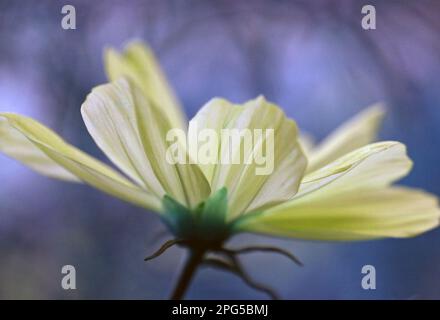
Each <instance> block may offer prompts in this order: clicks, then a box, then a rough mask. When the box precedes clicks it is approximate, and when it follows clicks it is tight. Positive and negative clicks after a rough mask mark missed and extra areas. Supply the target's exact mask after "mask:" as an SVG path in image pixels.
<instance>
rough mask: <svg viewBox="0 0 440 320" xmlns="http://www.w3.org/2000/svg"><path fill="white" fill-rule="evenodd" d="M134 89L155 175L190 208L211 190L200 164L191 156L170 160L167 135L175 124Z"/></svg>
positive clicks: (205, 197)
mask: <svg viewBox="0 0 440 320" xmlns="http://www.w3.org/2000/svg"><path fill="white" fill-rule="evenodd" d="M131 92H132V94H133V97H134V105H135V109H136V116H137V120H138V121H137V126H138V129H139V133H140V137H141V141H142V144H143V147H144V150H145V154H146V155H147V156H148V159H149V161H150V163H151V166H152V168H153V170H154V173H155V175H156V177H157V178H158V180H159V181H160V182H161V184H162V186H163V187H164V189H165V190H166V191H167V193H168V194H169V195H171V196H172V197H173V198H174V199H176V200H178V201H182V203H186V205H187V206H188V207H189V208H194V207H196V206H197V205H198V204H200V202H202V201H204V200H206V199H207V198H208V197H209V194H210V193H211V188H210V185H209V182H208V180H207V179H206V178H205V176H204V174H203V172H202V170H201V169H200V168H199V166H198V165H197V164H195V163H190V161H189V158H188V160H187V161H186V162H185V163H179V162H178V161H174V160H175V159H172V160H173V161H172V163H170V162H169V160H168V159H167V154H170V153H169V152H168V150H169V148H170V144H169V143H168V142H167V141H166V137H167V134H168V133H169V132H170V130H172V129H174V128H173V127H172V126H171V123H169V121H168V119H167V118H166V117H165V114H164V113H163V112H160V109H159V108H157V107H154V106H153V105H152V104H153V102H148V101H147V100H146V99H145V97H144V96H143V95H142V93H141V92H140V91H139V90H137V88H136V87H134V86H132V87H131ZM183 133H184V132H183ZM179 142H180V141H179ZM185 157H186V154H185Z"/></svg>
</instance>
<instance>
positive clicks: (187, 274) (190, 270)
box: [171, 249, 205, 300]
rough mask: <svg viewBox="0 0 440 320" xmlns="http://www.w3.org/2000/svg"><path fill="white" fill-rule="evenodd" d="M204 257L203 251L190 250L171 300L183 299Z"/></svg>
mask: <svg viewBox="0 0 440 320" xmlns="http://www.w3.org/2000/svg"><path fill="white" fill-rule="evenodd" d="M204 255H205V250H201V249H190V251H189V257H188V260H187V261H186V264H185V267H184V268H183V271H182V273H181V275H180V277H179V281H178V282H177V285H176V287H175V288H174V291H173V294H172V296H171V299H172V300H181V299H182V298H183V296H184V295H185V292H186V290H187V289H188V286H189V284H190V283H191V280H192V278H193V276H194V274H195V272H196V270H197V268H198V266H199V265H200V263H201V262H202V260H203V256H204Z"/></svg>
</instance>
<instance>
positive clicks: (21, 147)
mask: <svg viewBox="0 0 440 320" xmlns="http://www.w3.org/2000/svg"><path fill="white" fill-rule="evenodd" d="M105 65H106V71H107V74H108V77H109V79H110V83H108V84H104V85H100V86H98V87H96V88H94V89H93V90H92V92H91V93H90V94H89V95H88V97H87V99H86V101H85V102H84V104H83V105H82V107H81V113H82V116H83V119H84V122H85V125H86V127H87V129H88V131H89V133H90V135H91V136H92V138H93V139H94V141H95V142H96V144H97V145H98V146H99V148H100V149H101V150H102V151H103V152H104V153H105V154H106V155H107V157H108V158H109V159H110V160H111V161H112V163H113V164H114V165H115V166H116V167H117V168H119V169H120V171H121V172H122V174H121V173H119V172H118V171H116V170H114V169H112V168H111V167H109V166H107V165H106V164H104V163H103V162H101V161H99V160H97V159H95V158H93V157H91V156H89V155H87V154H85V153H84V152H82V151H80V150H78V149H77V148H75V147H74V146H72V145H70V144H68V143H67V142H65V141H64V140H62V139H61V138H60V137H59V136H58V135H57V134H56V133H54V132H53V131H51V130H50V129H48V128H47V127H45V126H43V125H42V124H40V123H39V122H37V121H35V120H33V119H30V118H27V117H24V116H21V115H16V114H11V113H0V150H1V151H2V152H4V153H5V154H7V155H9V156H10V157H12V158H15V159H17V160H19V161H21V162H23V163H24V164H26V165H27V166H29V167H30V168H32V169H33V170H35V171H37V172H39V173H41V174H43V175H46V176H49V177H52V178H56V179H62V180H66V181H71V182H84V183H87V184H89V185H91V186H93V187H95V188H97V189H100V190H102V191H104V192H106V193H108V194H110V195H112V196H114V197H117V198H120V199H122V200H124V201H127V202H131V203H133V204H135V205H138V206H141V207H144V208H146V209H150V210H152V211H155V212H157V213H159V214H160V215H161V217H162V218H163V220H164V222H165V223H166V224H167V225H168V226H169V228H170V230H171V231H172V233H173V234H174V235H175V236H176V240H175V241H172V242H169V243H167V244H166V245H165V246H164V247H163V248H162V249H163V250H164V249H166V248H167V247H168V246H170V245H172V244H175V243H181V244H185V245H187V246H188V247H189V248H191V249H195V248H198V249H200V250H196V251H197V252H198V253H199V254H198V257H197V258H198V259H199V262H200V259H202V256H203V253H205V252H206V251H209V250H213V251H215V250H220V251H222V252H223V253H226V256H227V257H228V259H229V262H230V263H229V264H228V263H226V262H224V261H220V260H212V259H211V260H207V262H210V263H211V264H213V265H214V264H215V265H217V266H223V267H225V268H229V269H231V270H232V269H233V268H235V269H234V270H235V271H237V270H238V271H240V272H239V273H241V275H242V276H243V273H242V270H241V269H239V268H238V264H237V263H236V262H237V261H236V260H235V258H234V256H233V255H231V251H230V250H229V251H228V250H226V249H224V247H223V243H224V242H225V241H226V240H227V239H229V238H230V237H231V236H232V235H234V234H236V233H240V232H253V233H262V234H267V235H270V236H282V237H292V238H299V239H315V240H337V241H349V240H366V239H375V238H383V237H410V236H415V235H417V234H420V233H423V232H425V231H428V230H430V229H432V228H435V227H436V226H438V224H439V216H440V210H439V207H438V203H437V199H436V197H434V196H433V195H430V194H429V193H426V192H424V191H421V190H416V189H412V188H407V187H396V186H392V184H393V182H395V181H396V180H398V179H400V178H402V177H403V176H405V175H406V174H408V172H409V171H410V169H411V167H412V162H411V160H410V159H409V158H408V157H407V155H406V148H405V146H404V145H403V144H402V143H400V142H396V141H383V142H377V143H372V142H373V140H374V139H375V135H376V132H377V130H378V127H379V124H380V122H381V119H382V117H383V113H384V109H383V107H382V106H379V105H376V106H373V107H370V108H368V109H366V110H365V111H364V112H362V113H361V114H359V115H357V116H356V117H355V118H353V119H352V120H350V121H349V122H347V123H346V124H344V125H342V126H341V127H340V128H339V129H337V130H336V131H335V132H334V133H332V134H331V135H330V136H329V137H328V138H326V139H325V140H324V141H323V142H322V143H320V144H318V145H317V146H313V145H312V144H311V143H310V141H309V140H310V139H308V138H307V136H305V135H300V134H299V132H298V129H297V126H296V124H295V122H294V121H293V120H291V119H288V118H287V117H286V116H285V115H284V113H283V111H282V110H281V109H280V108H279V107H277V106H276V105H274V104H272V103H270V102H268V101H266V100H265V99H264V97H258V98H256V99H254V100H250V101H248V102H246V103H244V104H242V105H237V104H233V103H231V102H229V101H227V100H224V99H219V98H215V99H212V100H211V101H209V102H208V103H207V104H206V105H204V106H203V107H202V109H201V110H200V111H199V112H198V113H197V114H196V116H195V117H194V118H193V119H192V120H191V121H190V122H189V123H187V121H186V120H185V117H184V115H183V112H182V109H181V107H180V104H179V102H178V100H177V98H176V97H175V95H174V94H173V92H172V90H171V89H170V87H169V85H168V83H167V81H166V79H165V76H164V73H163V72H162V71H161V69H160V67H159V65H158V63H157V61H156V59H155V57H154V55H153V53H152V51H151V50H150V49H149V48H148V47H146V46H144V45H142V44H140V43H132V44H130V45H128V46H127V48H126V50H125V51H124V52H123V53H118V52H116V51H115V50H113V49H107V50H106V54H105ZM175 128H179V129H181V130H185V132H186V131H188V132H191V131H193V132H194V131H195V132H196V133H197V132H200V131H201V130H204V129H211V130H212V131H214V132H217V133H219V132H220V130H223V129H263V130H266V129H273V130H274V136H273V138H274V141H273V147H274V149H273V153H274V154H273V155H274V157H273V159H274V163H273V171H272V172H271V173H270V174H266V175H258V174H256V171H255V169H256V167H257V166H258V164H257V163H256V162H250V163H222V162H221V161H218V162H216V163H203V164H201V163H196V162H189V163H180V162H176V163H170V162H169V161H166V160H165V159H166V156H167V152H168V151H169V142H168V141H167V140H166V138H165V137H166V136H167V133H168V132H169V131H170V130H172V129H175ZM241 139H244V138H243V137H242V138H241ZM222 143H225V142H224V141H220V144H222ZM268 143H269V140H268V139H267V137H266V136H263V135H260V136H259V138H258V139H257V141H256V144H259V145H263V144H268ZM254 147H255V146H254ZM240 148H241V147H240V146H237V145H232V151H231V150H230V149H228V150H229V151H231V152H232V154H236V153H237V152H238V151H240ZM185 150H186V148H185ZM186 151H188V150H186ZM188 152H189V151H188ZM255 152H256V148H254V149H251V151H250V153H251V154H252V155H255V154H254V153H255ZM222 153H223V149H218V152H217V154H215V155H214V156H215V158H217V159H220V158H221V157H222V156H223V154H222ZM190 158H191V157H190ZM266 249H267V248H266ZM163 250H162V251H163ZM272 250H277V249H276V248H272ZM283 253H284V252H283ZM193 260H194V259H193ZM222 263H223V265H222ZM238 271H237V272H238ZM243 277H244V276H243ZM244 278H245V277H244Z"/></svg>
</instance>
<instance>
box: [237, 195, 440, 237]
mask: <svg viewBox="0 0 440 320" xmlns="http://www.w3.org/2000/svg"><path fill="white" fill-rule="evenodd" d="M439 218H440V209H439V207H438V199H437V198H436V197H435V196H433V195H431V194H429V193H426V192H423V191H420V190H416V189H410V188H401V187H388V188H384V189H377V190H373V189H367V190H362V191H357V192H350V193H345V194H337V195H329V196H328V197H322V198H319V199H315V198H313V197H308V196H306V197H303V198H300V199H298V200H296V201H294V202H292V203H291V205H289V206H288V207H278V208H273V209H270V210H268V211H267V212H265V213H262V214H260V215H259V216H255V217H252V218H250V217H249V218H248V219H244V220H243V221H242V222H241V223H240V224H239V225H238V226H237V227H238V228H239V230H241V231H249V232H257V233H264V234H269V235H274V236H285V237H293V238H301V239H307V240H332V241H347V240H367V239H375V238H384V237H396V238H400V237H412V236H415V235H418V234H420V233H423V232H426V231H428V230H431V229H433V228H435V227H437V226H438V225H439Z"/></svg>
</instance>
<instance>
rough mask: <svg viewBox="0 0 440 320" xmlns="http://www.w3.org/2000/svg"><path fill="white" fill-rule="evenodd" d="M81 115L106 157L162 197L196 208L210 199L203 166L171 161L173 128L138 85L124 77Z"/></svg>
mask: <svg viewBox="0 0 440 320" xmlns="http://www.w3.org/2000/svg"><path fill="white" fill-rule="evenodd" d="M81 112H82V115H83V119H84V122H85V123H86V126H87V128H88V130H89V133H90V134H91V135H92V137H93V139H94V140H95V142H96V143H97V144H98V146H99V147H100V148H101V149H102V150H103V151H104V153H105V154H106V155H107V156H108V157H109V158H110V159H111V160H112V161H113V162H114V163H115V164H116V165H117V166H118V167H119V168H120V169H121V170H123V171H124V172H125V173H126V174H127V175H129V176H130V177H131V178H132V179H134V180H135V181H137V182H138V183H141V184H143V185H144V186H145V188H147V190H150V191H151V192H152V193H154V194H155V195H156V196H158V197H160V198H162V197H163V196H164V195H165V194H169V195H170V196H171V197H173V198H174V199H176V200H177V201H179V202H181V203H184V204H186V205H188V206H190V207H192V206H195V205H197V204H198V203H199V202H200V201H202V200H204V199H205V198H206V197H207V196H209V193H210V188H209V184H208V182H207V181H206V179H205V177H204V176H203V173H202V172H201V171H200V169H199V168H198V167H197V165H195V164H193V165H191V164H182V165H174V164H171V163H169V162H168V161H167V158H166V151H167V148H168V145H167V143H166V136H167V133H168V131H169V130H171V129H172V127H171V124H170V123H169V121H168V119H167V118H166V117H165V115H164V114H163V111H161V110H160V109H159V108H158V106H154V105H153V102H151V101H147V99H146V98H145V97H144V96H143V95H142V93H141V92H140V91H139V90H138V89H137V87H135V85H131V84H130V83H129V82H128V81H127V80H125V79H123V78H122V79H119V80H118V81H115V82H114V83H110V84H106V85H102V86H99V87H97V88H95V89H94V90H93V91H92V93H91V94H90V95H89V96H88V97H87V100H86V102H85V103H84V104H83V106H82V108H81Z"/></svg>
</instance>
